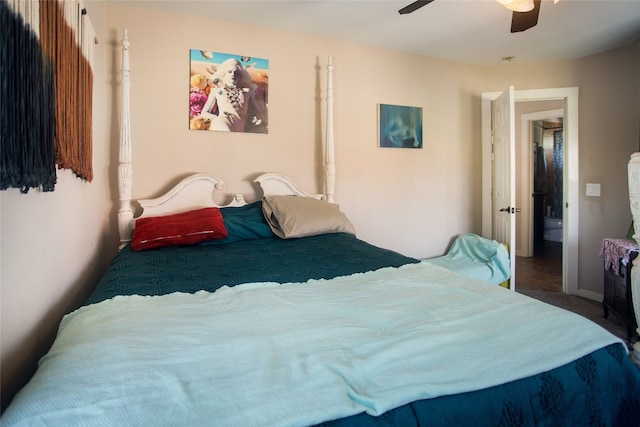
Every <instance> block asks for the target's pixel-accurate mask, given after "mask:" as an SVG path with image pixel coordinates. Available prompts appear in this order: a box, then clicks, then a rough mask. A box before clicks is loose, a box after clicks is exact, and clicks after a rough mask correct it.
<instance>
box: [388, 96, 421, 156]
mask: <svg viewBox="0 0 640 427" xmlns="http://www.w3.org/2000/svg"><path fill="white" fill-rule="evenodd" d="M378 117H379V119H380V124H379V138H380V147H395V148H422V108H421V107H403V106H400V105H387V104H380V105H379V111H378Z"/></svg>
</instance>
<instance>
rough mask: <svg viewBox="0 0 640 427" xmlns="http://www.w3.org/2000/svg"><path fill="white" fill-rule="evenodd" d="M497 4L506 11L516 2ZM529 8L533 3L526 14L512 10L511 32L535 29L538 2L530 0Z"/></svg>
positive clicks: (419, 3) (407, 10) (405, 10)
mask: <svg viewBox="0 0 640 427" xmlns="http://www.w3.org/2000/svg"><path fill="white" fill-rule="evenodd" d="M432 1H434V0H423V1H414V2H413V3H411V4H409V5H407V6H405V7H403V8H402V9H400V10H399V11H398V13H400V15H406V14H408V13H411V12H415V11H416V10H418V9H420V8H421V7H423V6H426V5H428V4H429V3H431V2H432ZM497 1H498V2H499V3H502V4H503V5H505V7H507V8H508V9H511V10H513V8H512V6H510V5H509V3H516V1H513V2H512V1H511V0H497ZM528 3H529V7H531V5H530V3H533V9H531V10H528V11H526V12H518V11H517V10H513V15H512V17H511V32H512V33H518V32H521V31H525V30H528V29H529V28H531V27H535V26H536V25H537V24H538V15H539V14H540V0H530V1H529V2H528Z"/></svg>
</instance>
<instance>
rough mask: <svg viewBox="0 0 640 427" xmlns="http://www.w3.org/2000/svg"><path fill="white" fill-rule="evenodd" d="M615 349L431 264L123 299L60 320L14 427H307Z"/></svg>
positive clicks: (573, 323) (592, 329)
mask: <svg viewBox="0 0 640 427" xmlns="http://www.w3.org/2000/svg"><path fill="white" fill-rule="evenodd" d="M617 341H619V340H618V339H617V338H615V337H614V336H613V335H611V334H609V333H608V332H606V331H605V330H604V329H602V328H601V327H599V326H597V325H596V324H594V323H592V322H590V321H588V320H586V319H585V318H582V317H580V316H578V315H575V314H572V313H569V312H567V311H564V310H561V309H558V308H555V307H552V306H550V305H547V304H544V303H541V302H538V301H536V300H533V299H530V298H528V297H525V296H522V295H519V294H516V293H513V292H511V291H508V290H506V289H504V288H501V287H498V286H493V285H490V284H488V283H486V282H484V281H478V280H472V279H467V278H464V276H460V275H457V274H452V273H451V272H449V271H447V270H446V269H443V268H441V267H437V266H434V265H432V264H429V263H420V264H412V265H406V266H403V267H400V268H385V269H381V270H378V271H375V272H368V273H362V274H355V275H352V276H346V277H339V278H336V279H333V280H312V281H309V282H307V283H306V284H285V285H277V284H247V285H239V286H236V287H233V288H229V287H224V288H221V289H220V290H218V291H217V292H215V293H213V294H211V293H207V292H204V291H201V292H199V293H196V294H181V293H175V294H170V295H165V296H159V297H141V296H128V297H115V298H113V299H111V300H106V301H103V302H101V303H97V304H93V305H90V306H86V307H83V308H81V309H79V310H77V311H75V312H73V313H71V314H70V315H68V316H66V317H65V318H64V319H63V322H62V324H61V327H60V331H59V334H58V337H57V340H56V342H55V344H54V345H53V348H52V349H51V351H50V352H49V354H48V355H47V356H45V357H44V358H43V359H42V360H41V363H40V368H39V370H38V372H37V373H36V375H35V377H34V378H33V379H32V381H31V382H30V383H29V384H28V385H27V386H26V387H25V388H24V389H23V391H22V392H21V393H20V394H19V395H18V396H17V397H16V399H15V401H14V402H13V404H12V405H11V406H10V407H9V409H8V410H7V411H6V412H5V414H4V416H3V418H2V425H3V426H9V425H13V424H14V423H15V424H20V423H21V422H22V423H24V424H25V425H31V424H35V425H51V426H63V425H64V426H73V425H91V426H95V425H105V426H115V425H117V426H123V425H131V426H163V425H165V426H180V425H184V426H211V425H215V426H267V425H268V426H294V425H308V424H314V423H319V422H321V421H324V420H329V419H335V418H340V417H344V416H348V415H351V414H356V413H359V412H362V411H366V412H368V413H370V414H374V415H375V414H380V413H382V412H384V411H386V410H388V409H390V408H394V407H396V406H399V405H402V404H404V403H407V402H410V401H413V400H416V399H422V398H428V397H434V396H439V395H445V394H451V393H461V392H465V391H470V390H476V389H481V388H485V387H489V386H493V385H497V384H501V383H504V382H507V381H512V380H516V379H519V378H523V377H527V376H531V375H534V374H537V373H539V372H542V371H546V370H549V369H552V368H555V367H558V366H560V365H563V364H566V363H568V362H570V361H572V360H574V359H576V358H579V357H581V356H583V355H586V354H588V353H590V352H592V351H594V350H596V349H598V348H600V347H603V346H606V345H608V344H611V343H613V342H617Z"/></svg>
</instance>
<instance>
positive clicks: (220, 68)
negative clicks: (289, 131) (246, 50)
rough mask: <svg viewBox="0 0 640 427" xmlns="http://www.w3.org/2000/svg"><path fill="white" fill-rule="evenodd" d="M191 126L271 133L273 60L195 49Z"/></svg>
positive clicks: (191, 58) (211, 129) (191, 88)
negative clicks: (270, 79) (270, 113)
mask: <svg viewBox="0 0 640 427" xmlns="http://www.w3.org/2000/svg"><path fill="white" fill-rule="evenodd" d="M190 60H191V64H190V65H191V66H190V75H189V129H193V130H209V131H222V132H248V133H268V130H269V126H268V122H269V120H268V118H269V117H268V108H267V107H268V105H269V102H268V92H269V90H268V89H269V60H267V59H261V58H254V57H250V56H242V55H232V54H228V53H219V52H213V51H206V50H197V49H191V51H190Z"/></svg>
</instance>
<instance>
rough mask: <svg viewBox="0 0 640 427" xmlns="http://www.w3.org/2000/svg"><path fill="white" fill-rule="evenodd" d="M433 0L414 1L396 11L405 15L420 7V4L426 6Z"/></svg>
mask: <svg viewBox="0 0 640 427" xmlns="http://www.w3.org/2000/svg"><path fill="white" fill-rule="evenodd" d="M432 1H433V0H425V1H414V2H413V3H411V4H410V5H408V6H405V7H403V8H402V9H400V10H399V11H398V13H399V14H400V15H406V14H407V13H411V12H415V11H416V10H418V9H420V8H421V7H422V6H426V5H428V4H429V3H431V2H432Z"/></svg>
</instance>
